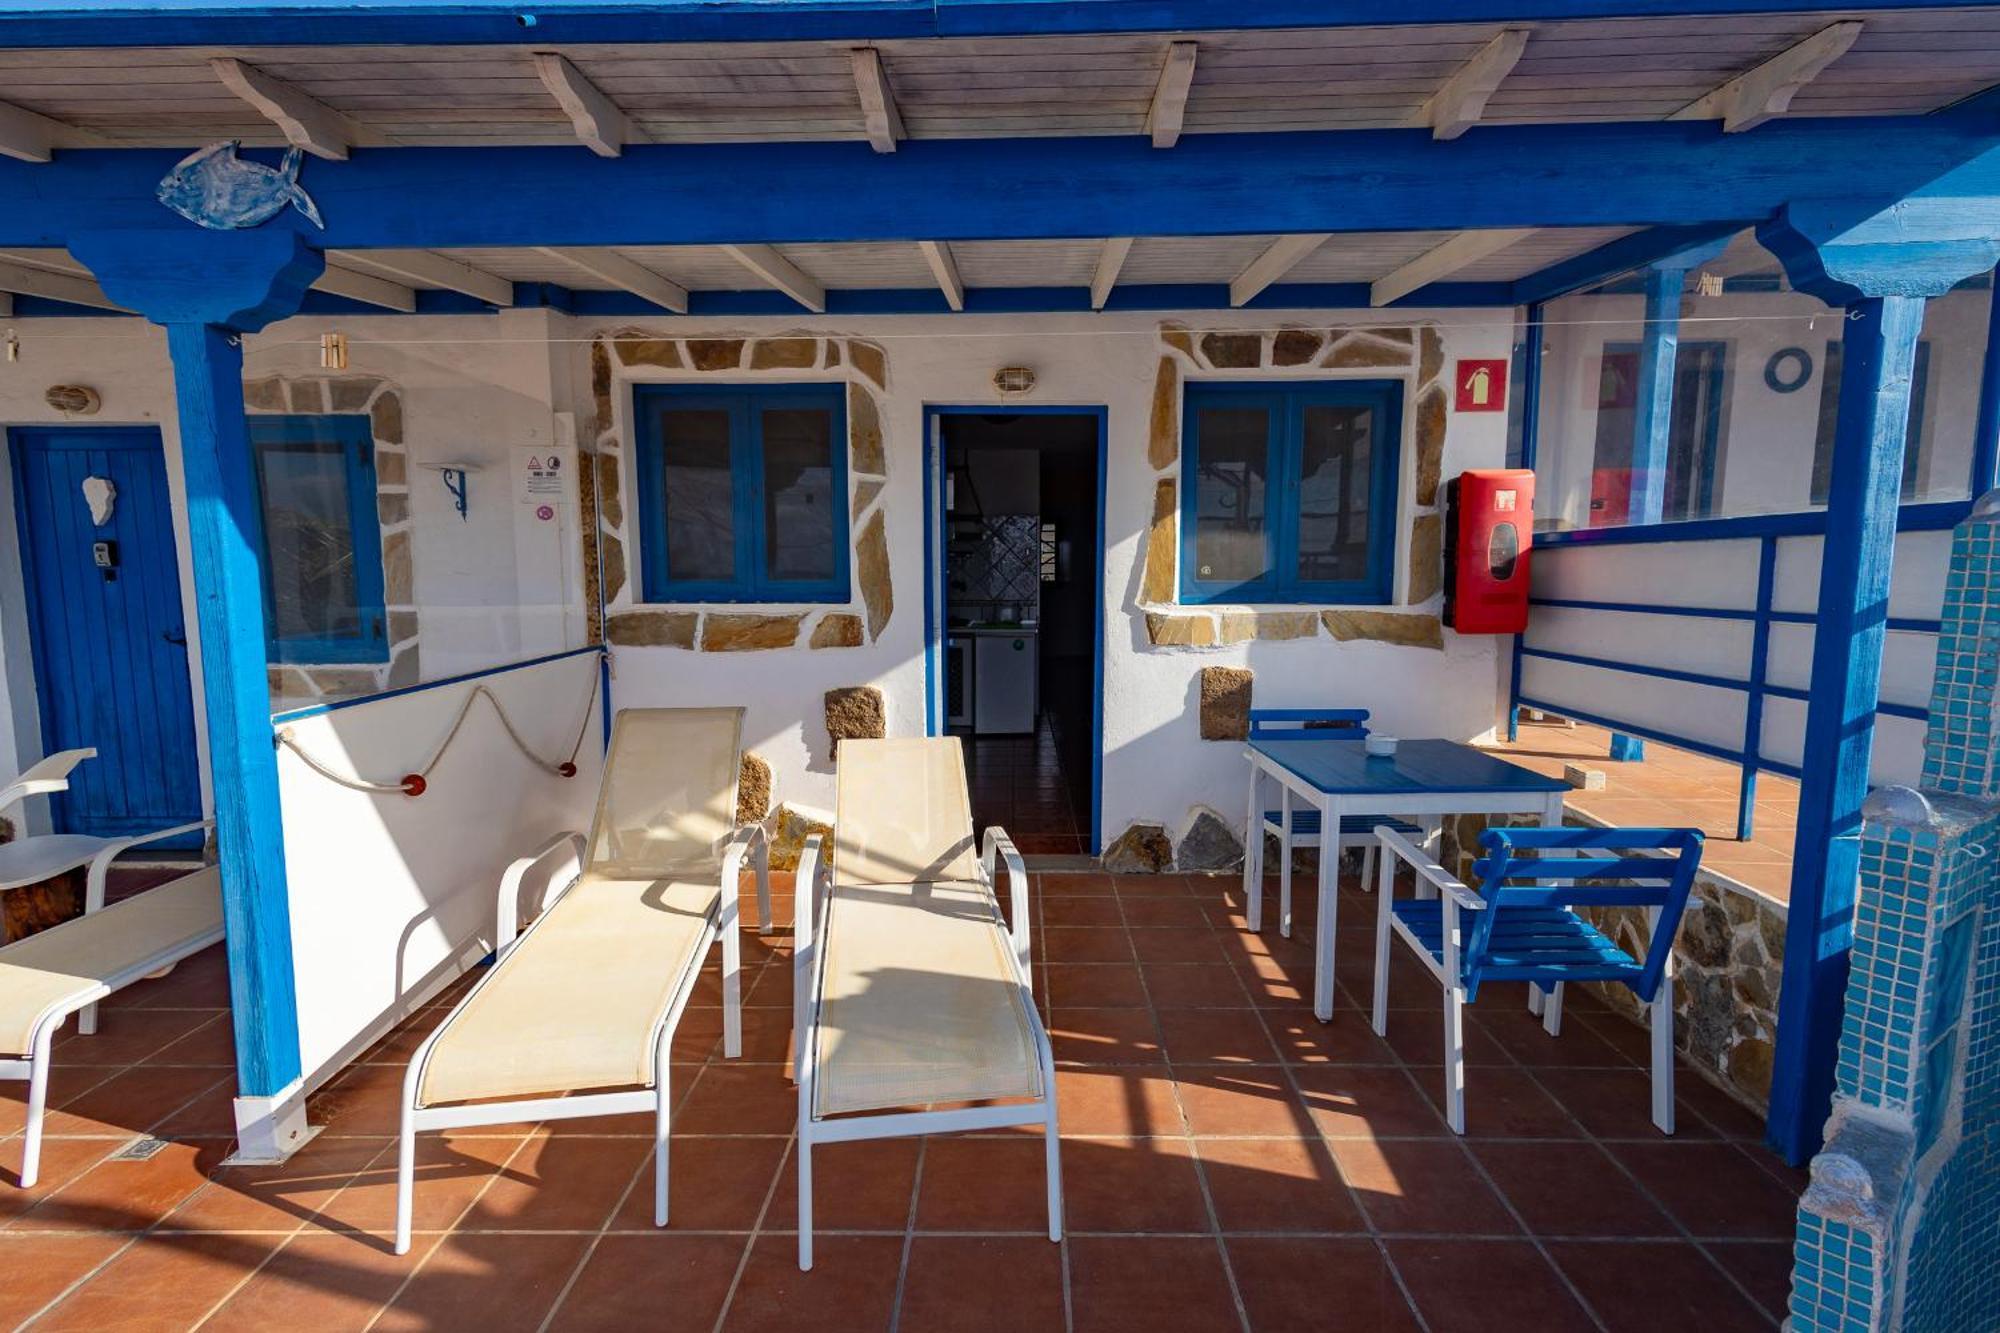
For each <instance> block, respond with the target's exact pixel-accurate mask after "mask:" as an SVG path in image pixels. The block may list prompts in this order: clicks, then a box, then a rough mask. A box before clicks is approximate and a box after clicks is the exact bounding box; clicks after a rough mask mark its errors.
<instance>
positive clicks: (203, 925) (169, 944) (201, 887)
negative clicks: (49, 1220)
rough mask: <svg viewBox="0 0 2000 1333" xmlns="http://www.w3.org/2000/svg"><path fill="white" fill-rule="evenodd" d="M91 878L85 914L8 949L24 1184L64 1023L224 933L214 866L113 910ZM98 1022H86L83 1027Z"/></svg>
mask: <svg viewBox="0 0 2000 1333" xmlns="http://www.w3.org/2000/svg"><path fill="white" fill-rule="evenodd" d="M201 827H203V826H202V825H200V824H195V825H191V826H189V827H188V828H185V829H174V830H169V832H172V833H185V832H192V831H193V830H194V829H197V828H201ZM161 836H164V835H161ZM93 884H94V885H96V886H97V890H96V892H97V897H98V901H96V902H92V901H89V900H88V899H86V902H85V908H86V910H85V913H84V915H82V916H80V917H78V918H76V919H75V920H74V921H65V922H63V923H62V924H61V925H59V926H51V927H50V928H49V929H47V930H44V931H40V932H38V933H36V934H34V935H30V936H28V937H27V938H26V939H23V940H17V941H15V942H14V943H12V944H9V945H7V946H6V947H5V948H0V1051H6V1052H9V1053H10V1054H9V1055H4V1056H0V1078H11V1079H26V1080H27V1081H28V1119H27V1125H26V1129H25V1132H24V1133H23V1135H22V1138H23V1140H24V1143H23V1152H22V1157H21V1186H22V1188H24V1189H25V1188H27V1187H28V1186H30V1185H33V1184H34V1183H35V1179H36V1177H37V1175H38V1174H39V1172H40V1168H41V1154H42V1112H43V1110H44V1108H45V1107H46V1105H47V1102H48V1092H49V1048H50V1045H51V1043H52V1042H53V1041H54V1040H55V1034H56V1030H57V1029H58V1028H60V1027H61V1026H62V1025H63V1020H64V1019H66V1018H68V1017H69V1016H70V1015H71V1014H76V1013H83V1014H84V1015H85V1017H86V1020H87V1019H88V1017H89V1013H90V1011H91V1010H93V1009H94V1008H95V1006H96V1004H97V1002H98V1001H99V1000H101V999H103V998H104V997H105V996H107V995H110V994H111V993H112V992H114V991H117V990H121V989H123V988H124V987H126V986H129V985H131V984H132V983H133V982H135V981H138V980H140V979H141V978H143V977H150V976H154V975H156V974H158V973H159V972H161V971H163V970H164V969H167V968H170V967H172V966H173V965H174V964H176V963H178V962H180V961H181V960H182V959H183V958H186V957H188V956H189V955H191V954H195V953H199V952H200V951H201V950H203V949H206V948H207V947H208V946H209V945H211V944H214V943H215V942H216V941H217V940H219V939H221V938H222V887H221V878H220V874H219V872H218V871H217V870H216V868H215V867H214V866H207V867H204V868H203V869H201V870H197V871H195V872H194V873H193V874H191V875H183V876H181V877H180V878H179V879H176V880H172V881H169V882H168V883H166V884H162V885H160V886H159V887H157V888H152V889H148V890H146V891H145V892H144V893H138V894H134V895H133V896H132V897H130V898H127V899H125V900H123V901H122V902H117V903H113V904H112V905H111V906H109V907H103V906H101V902H102V897H101V895H102V887H101V882H100V881H99V880H97V879H95V878H93ZM91 1026H94V1025H87V1023H79V1028H80V1030H82V1031H86V1032H88V1031H90V1030H91Z"/></svg>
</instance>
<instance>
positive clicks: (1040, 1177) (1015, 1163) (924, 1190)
mask: <svg viewBox="0 0 2000 1333" xmlns="http://www.w3.org/2000/svg"><path fill="white" fill-rule="evenodd" d="M1085 1146H1086V1145H1085V1144H1082V1143H1077V1142H1071V1141H1065V1142H1064V1144H1063V1165H1064V1168H1065V1170H1067V1169H1068V1168H1069V1167H1070V1165H1071V1163H1072V1162H1073V1160H1074V1159H1075V1157H1076V1154H1078V1153H1080V1152H1082V1151H1084V1148H1085ZM1045 1180H1046V1176H1045V1174H1044V1167H1043V1143H1042V1140H1040V1139H1031V1138H1024V1137H1018V1136H1017V1137H1009V1138H984V1137H965V1136H945V1135H939V1136H937V1137H935V1138H932V1139H931V1140H930V1141H929V1142H928V1143H927V1144H926V1145H925V1148H924V1178H923V1181H922V1183H921V1185H920V1186H919V1188H918V1191H917V1229H918V1230H920V1231H1021V1232H1039V1231H1041V1230H1043V1229H1044V1228H1046V1227H1047V1226H1048V1193H1047V1189H1046V1185H1045V1183H1044V1182H1045ZM896 1226H897V1227H898V1228H900V1227H901V1226H902V1223H901V1222H900V1221H899V1222H897V1223H896Z"/></svg>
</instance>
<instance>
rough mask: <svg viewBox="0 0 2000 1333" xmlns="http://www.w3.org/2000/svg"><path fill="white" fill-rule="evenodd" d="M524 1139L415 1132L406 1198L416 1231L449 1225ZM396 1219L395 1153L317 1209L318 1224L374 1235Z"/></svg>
mask: <svg viewBox="0 0 2000 1333" xmlns="http://www.w3.org/2000/svg"><path fill="white" fill-rule="evenodd" d="M525 1137H526V1136H525V1135H512V1134H510V1135H505V1136H502V1137H486V1136H484V1135H483V1134H480V1133H477V1132H474V1131H467V1130H452V1131H447V1132H445V1133H442V1134H419V1135H418V1136H417V1168H416V1185H415V1188H414V1190H413V1191H412V1193H411V1196H410V1200H411V1202H410V1212H411V1218H412V1225H413V1226H414V1227H415V1228H416V1229H417V1230H419V1231H437V1230H441V1229H443V1228H446V1227H449V1226H451V1225H452V1224H453V1223H454V1222H456V1221H457V1220H458V1218H459V1217H460V1215H461V1214H463V1213H464V1212H465V1210H466V1207H467V1206H468V1205H469V1204H471V1203H472V1201H473V1200H474V1199H476V1198H477V1197H478V1196H479V1195H480V1193H481V1192H482V1191H483V1190H485V1188H486V1186H487V1184H488V1183H489V1182H491V1181H492V1179H493V1178H494V1177H495V1176H496V1175H497V1174H499V1172H500V1171H501V1169H502V1168H503V1166H504V1165H505V1164H506V1161H507V1159H508V1158H510V1157H512V1156H513V1155H514V1151H515V1149H517V1148H519V1147H520V1146H521V1144H522V1142H523V1141H524V1139H525ZM395 1221H396V1159H395V1155H394V1154H393V1153H385V1154H383V1155H381V1156H379V1157H377V1158H376V1159H375V1161H374V1163H373V1164H372V1165H371V1166H370V1167H369V1168H368V1169H367V1170H365V1171H363V1172H362V1173H361V1174H360V1175H358V1176H356V1177H355V1178H354V1179H353V1181H351V1182H350V1183H349V1184H348V1186H347V1188H346V1189H344V1190H342V1191H341V1192H340V1193H339V1194H337V1195H335V1196H334V1197H333V1199H332V1200H331V1201H330V1202H329V1203H328V1204H327V1205H326V1207H325V1208H324V1209H322V1210H321V1212H320V1224H321V1225H322V1226H326V1227H330V1228H335V1229H339V1230H345V1231H365V1232H368V1233H369V1234H371V1235H376V1236H387V1235H388V1234H389V1232H390V1229H391V1228H392V1227H393V1226H394V1225H395Z"/></svg>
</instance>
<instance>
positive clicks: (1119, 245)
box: [1090, 236, 1133, 310]
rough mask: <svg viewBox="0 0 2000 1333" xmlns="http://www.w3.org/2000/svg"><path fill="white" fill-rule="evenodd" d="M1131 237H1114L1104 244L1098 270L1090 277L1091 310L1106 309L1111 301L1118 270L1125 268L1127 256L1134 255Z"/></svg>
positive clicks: (1099, 255)
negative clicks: (1105, 306) (1107, 302)
mask: <svg viewBox="0 0 2000 1333" xmlns="http://www.w3.org/2000/svg"><path fill="white" fill-rule="evenodd" d="M1132 240H1133V238H1132V237H1130V236H1113V237H1111V238H1110V239H1108V240H1106V241H1105V242H1104V249H1103V250H1102V251H1100V252H1099V253H1098V256H1097V269H1096V271H1095V272H1094V273H1092V274H1091V275H1090V308H1091V309H1092V310H1102V309H1104V303H1105V302H1106V301H1109V300H1110V299H1111V289H1112V288H1113V287H1116V286H1117V285H1118V270H1120V269H1122V268H1124V267H1125V256H1126V255H1129V254H1131V253H1132Z"/></svg>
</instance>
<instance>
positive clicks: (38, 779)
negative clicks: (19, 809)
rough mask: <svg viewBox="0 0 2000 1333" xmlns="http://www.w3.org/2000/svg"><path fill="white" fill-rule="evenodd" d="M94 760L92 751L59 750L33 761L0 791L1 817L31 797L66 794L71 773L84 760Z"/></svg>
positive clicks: (89, 749)
mask: <svg viewBox="0 0 2000 1333" xmlns="http://www.w3.org/2000/svg"><path fill="white" fill-rule="evenodd" d="M95 758H97V750H96V749H95V748H94V747H91V748H86V749H81V750H59V751H57V752H56V753H55V754H52V755H48V756H46V757H45V758H42V759H38V760H36V761H35V762H34V763H33V764H31V765H29V767H28V770H27V771H26V772H24V773H22V774H21V775H20V776H19V777H17V778H15V779H14V780H13V781H12V782H10V783H8V784H7V785H6V786H4V787H0V814H5V813H7V811H8V810H9V809H11V808H13V807H14V806H16V805H19V804H20V803H21V802H22V801H25V800H27V799H28V798H29V797H30V796H51V795H54V794H55V793H56V792H60V791H68V790H69V774H70V770H71V769H73V768H75V767H76V766H77V765H78V764H80V763H82V762H83V761H84V760H86V759H95Z"/></svg>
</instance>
